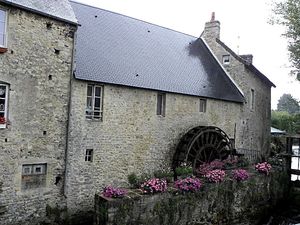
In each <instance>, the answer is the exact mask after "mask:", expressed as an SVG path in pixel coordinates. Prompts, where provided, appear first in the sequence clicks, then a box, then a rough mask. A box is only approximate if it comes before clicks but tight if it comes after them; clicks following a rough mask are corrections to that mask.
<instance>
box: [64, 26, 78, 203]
mask: <svg viewBox="0 0 300 225" xmlns="http://www.w3.org/2000/svg"><path fill="white" fill-rule="evenodd" d="M78 26H80V25H79V24H77V25H76V27H75V30H74V37H73V50H72V61H71V74H70V83H69V93H70V95H69V103H68V112H67V113H68V122H67V131H66V148H65V171H64V183H63V195H64V197H65V198H67V171H68V150H69V136H70V118H71V105H72V81H73V78H74V68H75V66H74V65H75V44H76V35H77V33H76V31H77V29H78Z"/></svg>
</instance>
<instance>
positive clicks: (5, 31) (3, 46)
mask: <svg viewBox="0 0 300 225" xmlns="http://www.w3.org/2000/svg"><path fill="white" fill-rule="evenodd" d="M0 11H3V12H4V13H5V21H0V23H1V22H4V33H3V35H4V43H3V45H1V44H0V48H6V47H7V21H8V19H7V18H8V15H7V10H5V9H3V8H1V7H0Z"/></svg>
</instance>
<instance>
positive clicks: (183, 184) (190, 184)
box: [174, 177, 202, 192]
mask: <svg viewBox="0 0 300 225" xmlns="http://www.w3.org/2000/svg"><path fill="white" fill-rule="evenodd" d="M174 186H175V187H176V188H177V189H178V190H180V191H181V192H196V191H198V190H200V188H201V186H202V184H201V181H200V179H199V178H195V177H187V178H184V179H180V180H177V181H176V182H175V184H174Z"/></svg>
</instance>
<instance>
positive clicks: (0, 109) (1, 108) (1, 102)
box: [0, 99, 5, 112]
mask: <svg viewBox="0 0 300 225" xmlns="http://www.w3.org/2000/svg"><path fill="white" fill-rule="evenodd" d="M4 111H5V101H4V99H0V112H4Z"/></svg>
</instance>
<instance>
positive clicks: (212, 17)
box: [210, 12, 215, 22]
mask: <svg viewBox="0 0 300 225" xmlns="http://www.w3.org/2000/svg"><path fill="white" fill-rule="evenodd" d="M213 21H215V12H212V13H211V19H210V22H213Z"/></svg>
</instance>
